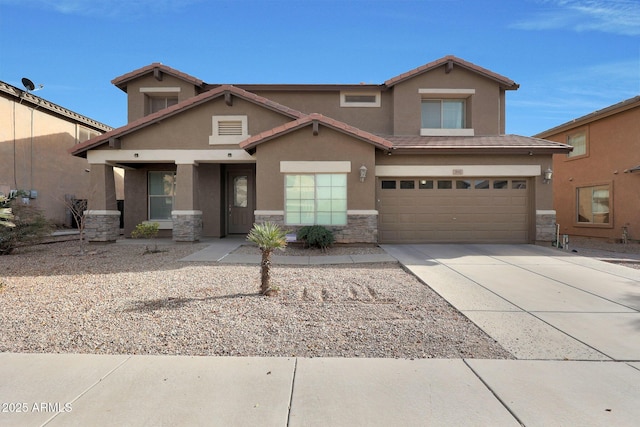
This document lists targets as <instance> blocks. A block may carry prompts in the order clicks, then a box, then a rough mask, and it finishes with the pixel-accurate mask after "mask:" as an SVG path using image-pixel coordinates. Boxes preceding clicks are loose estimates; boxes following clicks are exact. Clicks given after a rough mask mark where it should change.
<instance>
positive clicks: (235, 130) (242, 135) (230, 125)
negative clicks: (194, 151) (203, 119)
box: [209, 116, 249, 145]
mask: <svg viewBox="0 0 640 427" xmlns="http://www.w3.org/2000/svg"><path fill="white" fill-rule="evenodd" d="M247 138H249V132H248V123H247V116H213V117H212V132H211V136H209V144H211V145H215V144H237V143H239V142H240V141H242V140H245V139H247Z"/></svg>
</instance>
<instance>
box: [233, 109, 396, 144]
mask: <svg viewBox="0 0 640 427" xmlns="http://www.w3.org/2000/svg"><path fill="white" fill-rule="evenodd" d="M315 123H317V124H322V125H324V126H327V127H329V128H331V129H334V130H337V131H338V132H342V133H344V134H346V135H349V136H352V137H354V138H356V139H360V140H362V141H365V142H368V143H370V144H372V145H374V146H375V147H376V148H380V149H383V150H390V149H391V148H392V147H393V144H392V143H391V142H389V141H388V140H386V139H385V138H383V137H380V136H377V135H374V134H372V133H369V132H366V131H363V130H361V129H358V128H356V127H353V126H350V125H348V124H346V123H344V122H341V121H338V120H335V119H332V118H330V117H326V116H323V115H322V114H318V113H312V114H309V115H307V116H304V117H301V118H299V119H297V120H294V121H291V122H288V123H285V124H283V125H282V126H278V127H276V128H274V129H270V130H267V131H264V132H261V133H259V134H258V135H255V136H252V137H251V138H249V139H246V140H244V141H242V142H241V143H240V148H244V149H245V150H247V151H249V150H252V149H254V148H255V147H256V146H258V145H260V144H262V143H264V142H267V141H269V140H271V139H274V138H278V137H280V136H282V135H285V134H287V133H289V132H293V131H295V130H298V129H301V128H303V127H306V126H315ZM314 132H315V129H314Z"/></svg>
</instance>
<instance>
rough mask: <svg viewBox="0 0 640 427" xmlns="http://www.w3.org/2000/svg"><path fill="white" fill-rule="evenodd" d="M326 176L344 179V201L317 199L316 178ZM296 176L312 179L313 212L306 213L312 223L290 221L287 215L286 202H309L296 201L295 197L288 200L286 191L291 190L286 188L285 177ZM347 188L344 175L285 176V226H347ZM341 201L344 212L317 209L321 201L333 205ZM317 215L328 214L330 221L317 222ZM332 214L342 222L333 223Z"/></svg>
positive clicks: (346, 177)
mask: <svg viewBox="0 0 640 427" xmlns="http://www.w3.org/2000/svg"><path fill="white" fill-rule="evenodd" d="M328 175H339V176H342V177H344V199H327V198H319V194H318V193H319V188H320V186H319V185H318V177H319V176H325V177H326V176H328ZM296 176H299V177H302V176H304V177H313V192H314V193H313V211H306V212H307V213H308V214H312V215H313V221H302V220H300V221H290V220H289V216H288V214H287V212H288V209H287V206H288V201H289V200H307V201H309V200H311V198H308V197H307V198H300V199H297V198H295V197H294V198H289V197H288V194H289V191H288V189H289V188H292V187H288V186H287V177H296ZM347 187H348V175H347V174H346V173H330V174H327V173H324V174H322V173H315V174H314V173H290V174H286V175H285V179H284V221H285V224H286V225H302V226H304V225H324V226H345V225H347V223H348V210H347V205H348V195H347ZM323 188H326V186H325V187H323ZM331 188H334V187H331ZM335 188H342V187H335ZM330 191H331V190H330ZM342 200H344V210H342V209H340V210H333V208H332V209H330V210H320V209H319V204H320V203H321V202H322V201H325V202H326V201H329V203H331V204H333V202H334V201H336V202H337V203H340V201H342ZM302 212H303V211H302V210H301V211H300V212H299V213H302ZM319 213H324V214H327V213H328V214H329V216H331V217H332V219H331V220H330V221H328V222H327V221H319V220H318V214H319ZM334 214H336V215H340V216H342V217H343V221H336V222H334V221H333V215H334Z"/></svg>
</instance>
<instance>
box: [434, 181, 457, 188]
mask: <svg viewBox="0 0 640 427" xmlns="http://www.w3.org/2000/svg"><path fill="white" fill-rule="evenodd" d="M452 188H453V181H451V180H442V181H438V190H450V189H452Z"/></svg>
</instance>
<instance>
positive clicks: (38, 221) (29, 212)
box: [0, 198, 52, 255]
mask: <svg viewBox="0 0 640 427" xmlns="http://www.w3.org/2000/svg"><path fill="white" fill-rule="evenodd" d="M4 209H7V208H6V207H5V208H4ZM9 209H11V213H12V215H13V220H12V223H13V224H14V225H15V226H14V227H0V255H8V254H10V253H11V252H12V251H13V250H14V249H15V248H16V247H18V246H28V245H35V244H38V243H39V242H41V241H42V240H43V239H44V238H45V237H46V236H48V235H49V234H50V232H51V229H52V227H51V224H49V222H48V221H47V219H46V218H45V217H44V214H43V213H42V211H40V210H39V209H37V208H35V207H34V206H31V205H28V204H25V203H23V202H22V201H20V200H18V199H15V198H14V199H12V200H11V201H10V202H9Z"/></svg>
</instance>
